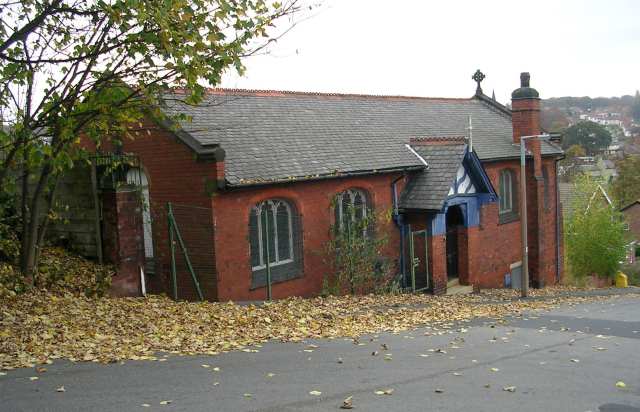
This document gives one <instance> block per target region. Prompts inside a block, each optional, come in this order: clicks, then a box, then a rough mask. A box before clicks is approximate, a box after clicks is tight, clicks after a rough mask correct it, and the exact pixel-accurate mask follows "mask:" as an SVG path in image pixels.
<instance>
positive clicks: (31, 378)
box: [29, 376, 40, 381]
mask: <svg viewBox="0 0 640 412" xmlns="http://www.w3.org/2000/svg"><path fill="white" fill-rule="evenodd" d="M38 379H40V378H38V377H37V376H31V377H29V380H30V381H37V380H38Z"/></svg>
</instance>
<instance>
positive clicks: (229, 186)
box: [226, 166, 425, 190]
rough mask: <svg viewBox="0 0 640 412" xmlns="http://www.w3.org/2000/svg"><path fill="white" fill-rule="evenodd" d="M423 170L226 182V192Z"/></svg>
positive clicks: (384, 170)
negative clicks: (240, 182)
mask: <svg viewBox="0 0 640 412" xmlns="http://www.w3.org/2000/svg"><path fill="white" fill-rule="evenodd" d="M424 169H425V167H424V166H406V167H393V168H389V169H372V170H362V171H356V172H345V173H340V174H331V175H316V176H313V177H309V178H305V177H303V178H292V179H287V180H273V181H264V182H255V183H246V184H231V183H229V182H227V184H226V189H227V190H241V189H245V188H246V189H252V188H256V187H262V186H271V185H281V184H291V183H301V182H313V181H318V180H328V179H339V178H347V177H359V176H369V175H379V174H387V173H396V172H403V173H404V172H413V171H419V170H424Z"/></svg>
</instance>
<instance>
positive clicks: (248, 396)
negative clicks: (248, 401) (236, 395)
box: [242, 393, 253, 398]
mask: <svg viewBox="0 0 640 412" xmlns="http://www.w3.org/2000/svg"><path fill="white" fill-rule="evenodd" d="M242 396H244V397H245V398H251V397H253V395H252V394H250V393H245V394H243V395H242Z"/></svg>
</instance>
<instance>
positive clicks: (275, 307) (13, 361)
mask: <svg viewBox="0 0 640 412" xmlns="http://www.w3.org/2000/svg"><path fill="white" fill-rule="evenodd" d="M547 293H549V292H547ZM580 300H582V299H581V298H567V297H565V298H552V299H545V300H544V301H528V302H520V301H517V300H515V301H514V300H512V299H511V297H510V296H508V295H504V294H488V295H484V294H480V295H462V296H460V295H458V296H441V297H433V296H427V295H384V296H380V295H377V296H375V295H368V296H358V297H349V296H345V297H329V298H314V299H301V298H290V299H285V300H280V301H275V302H271V303H266V304H263V305H238V304H234V303H206V302H205V303H193V302H174V301H172V300H170V299H169V298H166V297H162V296H151V297H147V298H108V297H103V298H97V297H88V296H86V294H84V293H77V292H70V291H65V290H53V291H52V290H44V289H34V290H31V291H30V292H27V293H25V294H22V295H17V296H11V297H5V298H3V299H0V369H12V368H17V367H28V366H35V365H37V364H42V363H51V362H52V361H54V360H55V359H68V360H71V361H94V362H116V361H120V360H126V359H133V360H141V359H148V360H155V359H156V358H155V356H156V355H157V354H158V353H159V352H168V353H174V354H217V353H220V352H225V351H230V350H244V351H247V352H255V351H258V350H259V349H256V348H257V347H258V346H256V345H259V344H260V343H263V342H266V341H268V340H280V341H300V340H303V339H307V338H334V337H356V336H359V335H362V334H366V333H373V332H381V331H400V330H406V329H410V328H414V327H417V326H420V325H423V324H430V325H433V326H438V325H440V326H445V325H450V324H451V323H453V322H456V321H466V320H470V319H472V318H475V317H491V318H499V317H502V316H504V315H507V314H514V313H515V314H517V313H519V312H522V311H529V310H536V309H547V308H550V307H552V306H554V305H556V304H558V303H570V302H577V301H580Z"/></svg>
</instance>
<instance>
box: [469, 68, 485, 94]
mask: <svg viewBox="0 0 640 412" xmlns="http://www.w3.org/2000/svg"><path fill="white" fill-rule="evenodd" d="M485 77H486V76H485V75H484V73H482V72H481V71H480V69H478V70H476V72H475V73H474V74H473V76H471V78H472V79H473V80H474V81H475V82H476V83H478V87H477V88H476V94H482V87H480V83H482V81H483V80H484V78H485Z"/></svg>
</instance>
